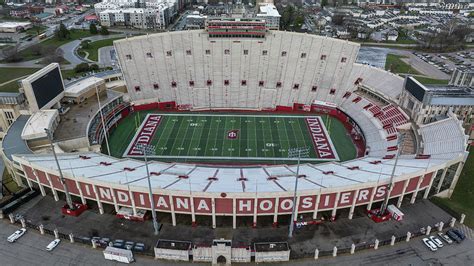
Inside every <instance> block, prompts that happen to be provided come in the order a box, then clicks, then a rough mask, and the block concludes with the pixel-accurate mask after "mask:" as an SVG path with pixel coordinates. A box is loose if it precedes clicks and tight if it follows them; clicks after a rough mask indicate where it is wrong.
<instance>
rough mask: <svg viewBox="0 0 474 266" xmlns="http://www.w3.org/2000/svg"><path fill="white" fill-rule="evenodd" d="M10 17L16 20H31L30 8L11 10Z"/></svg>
mask: <svg viewBox="0 0 474 266" xmlns="http://www.w3.org/2000/svg"><path fill="white" fill-rule="evenodd" d="M10 16H12V17H15V18H29V17H30V9H29V8H28V7H18V8H14V9H12V10H10Z"/></svg>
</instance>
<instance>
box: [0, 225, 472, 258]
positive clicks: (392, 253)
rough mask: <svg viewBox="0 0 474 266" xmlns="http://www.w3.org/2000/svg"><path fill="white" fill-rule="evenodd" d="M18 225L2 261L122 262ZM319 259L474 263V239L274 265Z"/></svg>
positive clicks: (2, 240) (4, 231) (2, 233)
mask: <svg viewBox="0 0 474 266" xmlns="http://www.w3.org/2000/svg"><path fill="white" fill-rule="evenodd" d="M17 229H18V227H17V226H14V225H10V224H7V223H6V222H5V220H4V221H2V224H1V225H0V257H1V264H2V265H121V264H118V263H114V262H110V261H106V260H105V259H104V258H103V255H102V252H101V250H100V249H97V250H95V249H92V248H91V247H89V246H85V245H81V244H70V243H68V242H67V241H65V240H62V242H61V244H60V245H59V246H58V247H57V248H56V249H55V250H53V251H52V252H47V251H45V247H46V245H47V244H48V243H49V242H50V241H52V240H53V238H52V237H51V236H47V235H44V236H42V235H40V234H39V233H37V232H36V231H34V230H31V229H30V230H29V231H28V232H27V233H26V234H25V235H24V236H23V237H22V238H20V239H19V240H18V241H17V242H15V243H13V244H11V243H8V242H7V241H6V238H7V237H8V236H9V235H10V234H11V233H13V232H14V231H15V230H17ZM136 260H137V262H136V263H135V264H137V265H152V264H153V265H196V263H178V262H169V261H161V260H153V259H152V258H150V257H142V256H136ZM316 263H317V264H321V265H457V266H461V265H473V264H474V242H473V241H472V240H469V239H468V240H465V241H464V242H463V243H461V244H452V245H447V246H445V247H443V248H442V249H440V250H438V251H437V252H431V251H428V249H427V248H426V247H425V246H424V245H423V244H422V243H421V239H420V238H415V239H412V240H411V241H410V242H408V243H406V242H400V243H397V244H396V245H395V246H393V247H391V246H385V247H380V248H379V249H378V250H364V251H358V252H356V253H355V254H353V255H349V254H347V255H339V256H338V257H335V258H333V257H324V258H319V259H318V260H317V261H315V260H314V259H311V258H308V259H303V260H292V261H291V262H287V263H276V264H275V265H297V266H303V265H315V264H316ZM201 265H205V264H204V263H202V264H201ZM238 265H254V264H238Z"/></svg>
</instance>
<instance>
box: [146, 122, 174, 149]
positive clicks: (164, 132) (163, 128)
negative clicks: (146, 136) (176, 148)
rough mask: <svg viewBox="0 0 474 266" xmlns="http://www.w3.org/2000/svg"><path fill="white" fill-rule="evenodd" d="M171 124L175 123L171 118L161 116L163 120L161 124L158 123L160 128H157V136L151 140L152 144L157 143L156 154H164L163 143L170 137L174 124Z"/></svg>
mask: <svg viewBox="0 0 474 266" xmlns="http://www.w3.org/2000/svg"><path fill="white" fill-rule="evenodd" d="M170 124H173V122H172V121H171V119H169V117H167V116H161V121H160V124H159V125H158V129H157V130H156V133H155V136H153V140H152V142H151V144H152V145H155V147H156V149H157V150H156V151H155V153H156V155H162V154H163V149H160V148H162V147H163V145H164V144H165V143H166V140H167V139H168V137H169V135H170V133H171V131H172V128H173V126H170Z"/></svg>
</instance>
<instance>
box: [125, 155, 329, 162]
mask: <svg viewBox="0 0 474 266" xmlns="http://www.w3.org/2000/svg"><path fill="white" fill-rule="evenodd" d="M128 157H131V158H133V157H140V156H128ZM147 157H148V158H165V159H179V158H181V159H201V160H202V159H204V160H208V159H216V160H244V161H297V160H298V158H286V157H232V156H217V157H216V156H179V155H170V156H167V155H152V156H147ZM301 161H305V162H316V161H317V162H329V161H334V159H321V158H301Z"/></svg>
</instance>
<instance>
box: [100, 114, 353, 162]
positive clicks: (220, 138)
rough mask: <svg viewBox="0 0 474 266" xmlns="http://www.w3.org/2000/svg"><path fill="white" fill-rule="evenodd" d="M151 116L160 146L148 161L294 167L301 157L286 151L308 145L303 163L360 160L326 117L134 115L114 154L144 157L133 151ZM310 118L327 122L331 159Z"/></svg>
mask: <svg viewBox="0 0 474 266" xmlns="http://www.w3.org/2000/svg"><path fill="white" fill-rule="evenodd" d="M150 114H152V115H153V116H157V119H158V125H157V126H156V129H155V128H153V130H156V132H153V133H152V135H154V137H152V138H151V139H150V140H149V142H147V143H146V144H152V145H154V146H155V147H156V150H155V154H154V155H153V154H151V155H150V156H149V157H151V158H156V159H158V160H162V161H180V162H183V161H184V162H210V161H213V162H214V161H218V162H226V163H228V162H238V163H278V164H282V163H295V162H296V159H289V158H288V151H287V150H288V148H294V147H302V146H305V147H309V150H310V153H309V156H308V158H304V159H303V161H312V162H315V161H318V162H322V161H329V160H338V159H339V160H342V161H344V160H348V159H352V158H355V156H356V149H355V146H354V145H353V143H352V141H351V139H350V136H349V135H348V133H347V132H346V130H345V128H344V127H343V125H342V123H340V122H339V121H338V120H337V119H334V118H331V117H328V116H326V115H323V116H316V115H311V116H303V115H280V114H273V113H272V114H262V113H258V114H240V113H239V114H236V113H212V114H206V113H156V112H153V111H147V112H140V113H134V114H131V115H129V116H128V117H126V118H125V119H124V120H123V121H122V122H121V123H120V124H119V125H118V126H117V127H116V128H115V129H113V130H112V133H111V137H110V140H109V142H110V146H111V147H110V149H111V153H112V155H113V156H115V157H124V156H126V157H142V156H141V154H139V153H135V154H129V152H130V151H131V148H133V147H134V143H135V141H136V139H137V136H138V135H139V134H141V133H140V132H141V131H142V130H143V127H141V128H140V130H137V128H139V127H140V125H141V124H143V123H145V121H144V119H145V118H146V117H147V115H150ZM148 117H149V116H148ZM158 117H159V118H158ZM316 117H320V119H319V118H316ZM310 120H311V121H314V120H316V121H320V124H321V126H322V128H324V124H326V127H328V128H327V131H328V132H326V131H324V132H325V134H326V135H329V137H328V138H327V139H328V140H329V143H328V144H329V145H328V146H330V147H331V148H332V150H334V152H333V153H334V154H333V156H334V157H332V159H331V157H330V156H328V155H327V153H324V152H321V149H319V150H318V149H315V147H319V148H321V147H323V148H324V146H321V145H316V142H313V140H314V137H313V138H312V137H311V136H312V134H310V131H309V127H308V125H310V124H308V123H309V122H308V121H310ZM153 124H155V123H153ZM142 126H143V125H142ZM228 134H235V135H236V136H235V139H233V138H230V137H229V136H228ZM148 135H149V134H148ZM141 138H146V136H141ZM331 139H332V143H331V141H330V140H331ZM125 140H126V141H125ZM135 152H136V151H135ZM140 152H141V151H140ZM338 155H339V157H338ZM324 156H327V157H324Z"/></svg>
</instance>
